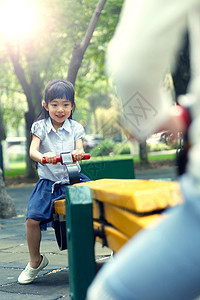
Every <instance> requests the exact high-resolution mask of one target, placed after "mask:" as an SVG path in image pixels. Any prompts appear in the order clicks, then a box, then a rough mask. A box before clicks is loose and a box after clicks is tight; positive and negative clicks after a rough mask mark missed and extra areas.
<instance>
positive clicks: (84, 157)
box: [41, 153, 90, 164]
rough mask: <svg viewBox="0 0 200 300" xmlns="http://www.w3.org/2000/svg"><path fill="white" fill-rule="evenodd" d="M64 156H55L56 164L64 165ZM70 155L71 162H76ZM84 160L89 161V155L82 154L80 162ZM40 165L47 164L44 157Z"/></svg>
mask: <svg viewBox="0 0 200 300" xmlns="http://www.w3.org/2000/svg"><path fill="white" fill-rule="evenodd" d="M65 155H66V154H65V153H61V154H60V155H59V156H56V162H57V163H58V162H60V163H61V164H66V162H65V159H64V156H65ZM68 155H69V154H68ZM70 155H71V159H72V162H76V161H75V160H74V159H73V154H70ZM85 159H90V153H84V154H83V157H82V159H81V160H85ZM72 162H71V163H72ZM41 163H43V164H47V161H46V159H45V157H42V159H41ZM68 163H70V161H69V162H68Z"/></svg>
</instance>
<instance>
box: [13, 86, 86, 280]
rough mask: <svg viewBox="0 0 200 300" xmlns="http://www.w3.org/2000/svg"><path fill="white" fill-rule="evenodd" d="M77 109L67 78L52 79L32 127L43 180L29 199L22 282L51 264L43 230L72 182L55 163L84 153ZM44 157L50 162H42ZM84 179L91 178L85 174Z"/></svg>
mask: <svg viewBox="0 0 200 300" xmlns="http://www.w3.org/2000/svg"><path fill="white" fill-rule="evenodd" d="M74 109H75V103H74V87H73V85H72V84H71V83H70V82H69V81H64V80H53V81H50V82H49V83H48V84H47V86H46V88H45V91H44V102H43V108H42V110H41V112H40V114H39V116H38V118H37V120H36V121H35V122H34V123H33V125H32V128H31V134H32V141H31V145H30V157H31V158H32V159H33V160H34V161H36V162H37V163H38V175H39V181H38V183H37V184H36V186H35V188H34V190H33V192H32V195H31V197H30V199H29V202H28V209H27V217H26V236H27V243H28V248H29V254H30V262H29V263H28V265H27V266H26V268H25V270H24V271H22V273H21V274H20V276H19V278H18V282H19V283H20V284H27V283H31V282H32V281H33V280H34V279H35V277H36V276H37V274H38V272H39V271H41V270H42V269H43V268H45V267H46V266H47V265H48V259H47V258H46V257H45V256H44V255H43V256H42V255H41V254H40V241H41V230H46V228H47V226H49V225H51V226H53V223H52V214H53V202H54V201H55V200H58V199H62V198H65V189H66V187H65V186H64V184H66V183H69V177H68V173H67V169H66V167H65V166H63V165H61V164H60V163H58V164H55V163H56V155H59V154H60V153H61V152H72V153H73V155H74V159H75V160H76V161H78V160H81V158H82V157H83V154H84V149H83V144H82V136H83V133H84V129H83V127H82V125H81V124H79V123H78V122H76V121H74V120H72V111H73V110H74ZM43 157H44V158H45V159H46V161H47V163H48V164H45V165H43V164H42V163H41V159H42V158H43ZM80 178H81V181H88V180H89V178H88V177H87V176H85V175H83V174H80ZM52 187H53V189H52Z"/></svg>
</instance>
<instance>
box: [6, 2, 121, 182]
mask: <svg viewBox="0 0 200 300" xmlns="http://www.w3.org/2000/svg"><path fill="white" fill-rule="evenodd" d="M120 2H122V1H120ZM105 3H106V0H99V1H97V2H94V1H81V2H80V1H78V0H74V1H70V0H66V1H64V2H63V1H60V0H53V1H48V0H46V1H43V2H41V1H37V0H36V1H35V5H36V6H37V5H39V7H40V16H39V17H38V19H37V20H38V24H41V27H40V29H39V28H36V29H35V31H33V32H32V33H31V34H29V35H28V36H26V38H23V39H21V40H20V39H18V40H17V39H15V40H14V41H13V40H12V41H10V40H6V42H5V44H4V48H3V52H4V53H5V54H7V60H9V62H11V64H12V68H13V71H14V73H15V75H16V78H17V79H18V82H19V89H21V91H22V92H23V93H24V94H25V97H26V102H27V111H26V112H25V121H26V136H27V145H29V143H30V128H31V124H32V122H33V121H34V119H35V117H36V115H37V114H38V113H39V111H40V109H41V102H42V94H43V88H44V85H45V83H46V82H47V81H48V80H49V79H52V78H55V77H62V78H67V79H68V80H70V81H72V82H73V83H74V84H75V81H76V78H77V73H78V70H79V69H80V66H81V63H82V61H83V60H84V54H85V52H86V50H87V48H88V45H89V44H90V43H91V38H92V36H93V33H94V31H95V29H96V31H95V32H96V36H95V35H94V41H92V43H91V48H92V49H93V51H92V50H91V51H90V52H89V58H90V59H91V60H90V61H89V62H88V61H87V60H88V57H86V58H85V62H84V67H83V69H82V73H81V75H83V74H84V75H85V74H87V73H88V72H89V71H90V68H91V67H92V65H93V66H96V65H97V64H95V63H94V61H95V56H96V57H98V59H97V60H99V59H101V60H103V57H104V52H105V51H104V50H105V44H106V42H108V40H109V38H110V36H111V35H112V34H113V30H114V24H113V23H112V22H111V20H109V23H110V27H108V29H106V30H105V23H104V25H103V23H101V24H100V30H99V31H98V30H97V27H96V26H97V21H98V19H99V17H100V15H101V13H102V10H103V8H104V5H105ZM116 3H117V4H116ZM18 5H19V3H18ZM120 5H121V3H120V4H119V3H118V2H117V1H116V0H115V1H114V0H112V1H110V3H109V5H108V9H109V11H107V12H106V13H104V18H106V17H107V16H108V14H110V13H112V11H115V10H116V8H117V12H119V10H120V8H121V6H120ZM21 9H22V8H21ZM105 10H106V9H105ZM18 11H19V7H18ZM92 12H94V13H92ZM110 16H111V15H110ZM116 16H117V17H118V14H116ZM12 17H14V15H13V16H10V17H9V19H12ZM117 17H115V20H116V21H117ZM19 18H20V16H19V15H18V20H19ZM21 18H22V16H21ZM110 19H112V18H110ZM44 20H45V22H43V21H44ZM104 21H105V19H104ZM116 21H115V24H116ZM103 28H104V30H102V29H103ZM37 30H40V34H39V35H38V31H37ZM106 38H107V40H106ZM98 40H100V42H102V41H104V43H102V48H103V50H102V48H101V49H100V50H99V53H100V55H97V52H98V51H97V50H98V49H97V50H96V55H95V54H94V52H95V51H94V48H95V46H94V44H95V42H97V41H98ZM105 41H106V42H105ZM98 46H99V44H97V45H96V47H98ZM72 47H73V49H74V50H73V54H72V55H71V54H70V53H71V52H72ZM99 48H100V46H99ZM1 50H2V49H1ZM8 58H9V59H8ZM7 62H8V61H7ZM90 62H91V64H90ZM101 68H102V66H101ZM101 68H99V69H101ZM101 73H103V71H101ZM96 76H97V75H96ZM80 82H81V79H79V83H80ZM80 85H81V84H80ZM34 174H35V173H34V169H33V168H32V164H31V161H30V159H29V156H28V155H27V176H29V177H32V176H34Z"/></svg>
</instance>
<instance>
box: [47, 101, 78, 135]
mask: <svg viewBox="0 0 200 300" xmlns="http://www.w3.org/2000/svg"><path fill="white" fill-rule="evenodd" d="M43 105H44V108H45V109H46V110H47V111H48V112H49V116H50V118H51V122H52V124H53V126H54V128H55V129H58V128H60V127H62V125H63V123H64V121H65V120H66V119H68V118H69V117H70V115H71V111H72V109H73V105H72V103H71V102H70V101H69V100H67V99H54V100H52V101H50V102H49V103H48V104H46V102H43Z"/></svg>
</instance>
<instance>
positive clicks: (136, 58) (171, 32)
mask: <svg viewBox="0 0 200 300" xmlns="http://www.w3.org/2000/svg"><path fill="white" fill-rule="evenodd" d="M198 5H199V1H198V0H190V1H188V0H176V1H175V0H169V1H164V0H151V1H149V0H126V1H125V3H124V6H123V9H122V13H121V17H120V21H119V24H118V26H117V29H116V31H115V34H114V37H113V39H112V40H111V42H110V44H109V46H108V51H107V56H106V69H107V73H108V75H109V76H111V78H112V80H113V81H114V83H115V84H116V86H117V90H118V93H119V96H120V98H121V100H122V106H123V116H124V122H125V126H126V128H127V129H128V130H129V131H130V132H132V134H133V135H134V136H135V137H136V138H137V139H139V140H142V139H145V138H146V137H147V136H148V135H149V134H152V133H153V132H154V131H155V130H157V129H159V127H160V126H162V124H163V123H164V122H165V121H166V120H167V119H168V117H169V113H168V112H169V107H170V105H171V104H172V99H171V98H170V97H169V96H168V95H165V94H164V92H163V91H162V89H161V85H162V80H163V76H164V73H165V72H166V71H167V70H168V69H169V67H170V66H171V65H173V64H172V63H173V61H172V60H175V55H176V53H177V52H178V50H179V48H181V46H182V38H183V35H184V33H185V30H186V28H187V21H188V20H187V17H188V14H189V12H190V11H191V10H192V9H194V7H195V6H198Z"/></svg>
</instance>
